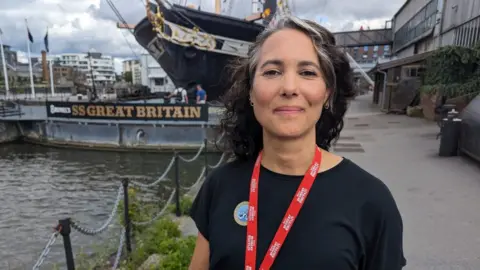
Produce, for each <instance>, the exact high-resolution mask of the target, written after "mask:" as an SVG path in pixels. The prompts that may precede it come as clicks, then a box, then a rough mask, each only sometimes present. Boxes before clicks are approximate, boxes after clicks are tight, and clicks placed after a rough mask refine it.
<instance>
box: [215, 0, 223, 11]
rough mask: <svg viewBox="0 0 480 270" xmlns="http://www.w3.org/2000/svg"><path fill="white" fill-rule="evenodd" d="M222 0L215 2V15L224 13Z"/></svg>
mask: <svg viewBox="0 0 480 270" xmlns="http://www.w3.org/2000/svg"><path fill="white" fill-rule="evenodd" d="M221 10H222V4H221V0H215V13H217V14H220V13H221V12H222V11H221Z"/></svg>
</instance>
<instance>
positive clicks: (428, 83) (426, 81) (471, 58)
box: [420, 43, 480, 101]
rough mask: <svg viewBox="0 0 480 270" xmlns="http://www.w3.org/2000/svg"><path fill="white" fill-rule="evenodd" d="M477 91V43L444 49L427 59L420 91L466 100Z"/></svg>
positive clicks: (479, 63)
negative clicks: (469, 46) (472, 46)
mask: <svg viewBox="0 0 480 270" xmlns="http://www.w3.org/2000/svg"><path fill="white" fill-rule="evenodd" d="M479 90H480V43H479V44H477V45H476V46H475V47H474V48H466V47H460V46H445V47H442V48H440V49H439V50H437V51H435V52H434V53H433V54H432V55H430V56H429V57H428V58H427V64H426V66H425V74H424V76H423V86H422V87H421V88H420V92H421V93H424V94H427V95H435V94H440V95H444V96H446V97H447V98H456V97H464V98H465V99H466V100H467V101H469V100H471V99H472V98H473V97H475V95H476V94H478V93H479Z"/></svg>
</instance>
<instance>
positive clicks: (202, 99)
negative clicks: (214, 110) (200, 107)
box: [196, 84, 207, 104]
mask: <svg viewBox="0 0 480 270" xmlns="http://www.w3.org/2000/svg"><path fill="white" fill-rule="evenodd" d="M196 96H197V104H205V103H206V102H207V91H205V89H203V88H202V85H201V84H197V93H196Z"/></svg>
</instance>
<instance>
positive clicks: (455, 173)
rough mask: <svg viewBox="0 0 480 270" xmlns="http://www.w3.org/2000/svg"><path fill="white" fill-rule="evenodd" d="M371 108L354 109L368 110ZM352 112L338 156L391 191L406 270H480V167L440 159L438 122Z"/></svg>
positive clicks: (465, 160)
mask: <svg viewBox="0 0 480 270" xmlns="http://www.w3.org/2000/svg"><path fill="white" fill-rule="evenodd" d="M370 100H371V99H370ZM366 101H369V99H368V96H366V97H362V98H360V99H358V100H356V101H354V102H355V103H357V104H355V105H353V104H352V105H353V106H352V107H351V108H357V109H358V108H363V109H365V108H367V107H368V106H367V105H368V104H366V103H364V102H366ZM362 103H364V104H362ZM354 106H356V107H354ZM357 112H358V111H357ZM354 113H355V112H349V114H348V115H347V120H346V127H345V129H344V131H343V132H342V139H341V140H339V144H340V146H338V147H337V150H338V151H336V152H337V153H338V154H340V155H343V156H345V157H347V158H350V159H351V160H353V161H354V162H356V163H357V164H359V165H360V166H362V167H364V168H365V169H366V170H368V171H370V172H371V173H372V174H374V175H375V176H377V177H378V178H380V179H381V180H383V181H384V182H385V183H386V184H387V186H388V187H389V188H390V190H391V191H392V193H393V195H394V197H395V199H396V201H397V204H398V206H399V208H400V212H401V214H402V216H403V221H404V236H405V238H404V239H405V242H404V246H405V256H406V258H407V261H408V266H407V267H406V268H405V269H412V270H447V269H449V270H450V269H452V270H453V269H459V270H460V269H461V270H478V269H480V207H479V206H480V166H479V165H478V164H476V163H474V162H473V161H471V160H470V159H468V158H464V157H449V158H441V157H438V155H437V153H438V145H439V141H437V140H436V139H435V135H436V133H437V132H438V127H437V126H436V124H435V123H431V122H426V121H425V120H423V119H415V118H409V117H407V116H396V115H370V116H363V117H351V116H350V115H354ZM479 139H480V138H479ZM342 143H344V145H342ZM351 145H353V147H351ZM359 149H360V150H359Z"/></svg>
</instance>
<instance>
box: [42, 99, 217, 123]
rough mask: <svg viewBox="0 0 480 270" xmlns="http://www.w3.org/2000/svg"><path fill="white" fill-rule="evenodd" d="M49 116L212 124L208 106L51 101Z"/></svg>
mask: <svg viewBox="0 0 480 270" xmlns="http://www.w3.org/2000/svg"><path fill="white" fill-rule="evenodd" d="M47 116H48V117H59V118H78V119H82V118H84V119H112V120H172V121H178V120H182V121H185V120H190V121H208V108H207V106H206V105H160V104H148V105H144V104H112V103H94V104H85V103H84V102H82V103H75V102H47Z"/></svg>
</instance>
